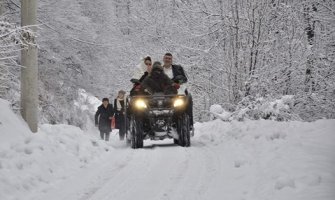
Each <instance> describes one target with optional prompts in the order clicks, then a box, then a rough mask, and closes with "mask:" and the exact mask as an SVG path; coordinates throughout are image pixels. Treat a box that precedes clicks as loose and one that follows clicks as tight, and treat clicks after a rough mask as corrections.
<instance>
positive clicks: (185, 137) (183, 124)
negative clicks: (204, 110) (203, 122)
mask: <svg viewBox="0 0 335 200" xmlns="http://www.w3.org/2000/svg"><path fill="white" fill-rule="evenodd" d="M177 132H178V135H179V139H178V144H179V145H180V146H182V147H189V146H191V139H190V119H189V116H188V115H187V114H186V113H184V114H182V115H181V116H179V117H178V121H177Z"/></svg>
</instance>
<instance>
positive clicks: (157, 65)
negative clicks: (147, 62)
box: [152, 61, 163, 71]
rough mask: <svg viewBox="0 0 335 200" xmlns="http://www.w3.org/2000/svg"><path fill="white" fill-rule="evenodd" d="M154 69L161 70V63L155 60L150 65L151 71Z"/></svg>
mask: <svg viewBox="0 0 335 200" xmlns="http://www.w3.org/2000/svg"><path fill="white" fill-rule="evenodd" d="M155 70H162V71H163V67H162V63H160V62H158V61H156V62H154V64H153V65H152V71H155Z"/></svg>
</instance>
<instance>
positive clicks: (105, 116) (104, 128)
mask: <svg viewBox="0 0 335 200" xmlns="http://www.w3.org/2000/svg"><path fill="white" fill-rule="evenodd" d="M113 115H114V109H113V105H112V104H110V103H109V99H108V98H103V99H102V104H101V106H99V107H98V110H97V112H96V113H95V126H97V127H99V131H100V137H101V139H102V140H106V141H109V135H110V132H112V127H111V124H112V123H111V122H112V117H113Z"/></svg>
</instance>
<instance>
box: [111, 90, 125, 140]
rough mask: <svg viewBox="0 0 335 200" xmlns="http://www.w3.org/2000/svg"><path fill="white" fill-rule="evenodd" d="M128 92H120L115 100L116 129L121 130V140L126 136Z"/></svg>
mask: <svg viewBox="0 0 335 200" xmlns="http://www.w3.org/2000/svg"><path fill="white" fill-rule="evenodd" d="M125 94H126V92H125V91H123V90H120V91H119V92H118V95H117V97H116V99H114V113H115V128H116V129H119V137H120V140H124V136H125V134H126V126H125V116H126V115H125V111H126V101H127V99H126V95H125Z"/></svg>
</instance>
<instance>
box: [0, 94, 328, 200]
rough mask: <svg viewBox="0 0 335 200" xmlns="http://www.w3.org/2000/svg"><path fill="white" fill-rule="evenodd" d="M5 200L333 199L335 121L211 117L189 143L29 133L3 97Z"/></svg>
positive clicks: (1, 192) (0, 161) (67, 131)
mask: <svg viewBox="0 0 335 200" xmlns="http://www.w3.org/2000/svg"><path fill="white" fill-rule="evenodd" d="M0 110H1V112H0V122H1V124H0V141H1V143H0V144H1V146H0V199H1V200H14V199H15V200H16V199H18V200H21V199H24V200H45V199H48V200H60V199H61V200H111V199H113V200H127V199H129V200H133V199H150V200H157V199H166V200H167V199H173V200H188V199H189V200H205V199H208V200H222V199H229V200H242V199H245V200H272V199H274V200H316V199H318V200H334V199H335V190H334V188H335V167H334V166H335V156H334V152H335V131H334V130H335V120H319V121H316V122H312V123H304V122H274V121H264V120H260V121H245V122H237V121H233V122H223V121H221V120H215V121H211V122H207V123H197V124H196V125H195V130H196V132H195V137H193V138H192V146H191V147H189V148H182V147H179V146H176V145H174V144H173V141H172V140H164V141H153V142H151V141H145V147H144V148H143V149H137V150H133V149H130V148H129V147H127V146H126V144H125V143H124V142H119V141H118V137H117V135H115V134H114V133H116V132H114V133H112V141H110V142H108V143H107V144H106V143H105V142H103V141H100V140H98V139H97V138H98V133H97V132H95V133H92V132H91V131H92V130H90V132H89V133H87V132H83V131H82V130H80V129H79V128H76V127H73V126H69V125H47V124H46V125H42V126H40V130H39V132H38V133H37V134H32V133H31V132H30V131H29V130H28V128H27V126H26V125H25V124H24V122H23V121H22V120H21V119H20V118H19V117H17V115H15V114H14V113H13V112H12V111H11V110H10V109H9V106H8V103H7V102H5V101H3V100H1V101H0Z"/></svg>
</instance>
